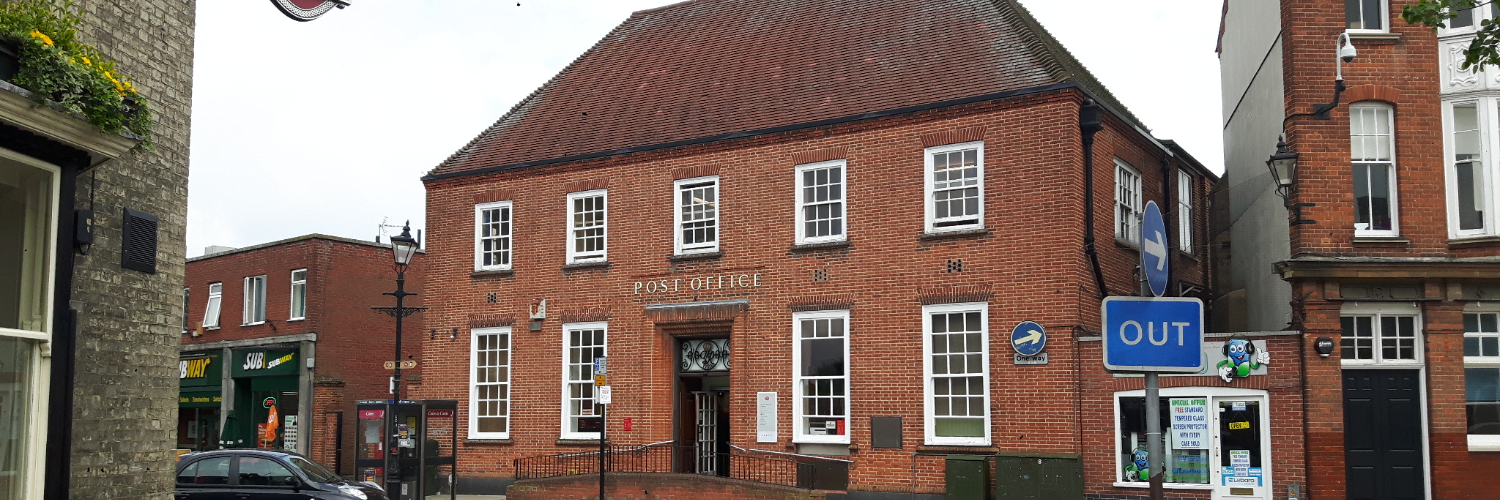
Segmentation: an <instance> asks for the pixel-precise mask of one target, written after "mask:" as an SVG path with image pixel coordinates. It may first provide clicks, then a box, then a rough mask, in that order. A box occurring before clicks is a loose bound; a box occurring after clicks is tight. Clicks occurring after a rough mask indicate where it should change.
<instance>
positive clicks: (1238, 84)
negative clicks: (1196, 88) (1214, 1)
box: [1219, 0, 1292, 331]
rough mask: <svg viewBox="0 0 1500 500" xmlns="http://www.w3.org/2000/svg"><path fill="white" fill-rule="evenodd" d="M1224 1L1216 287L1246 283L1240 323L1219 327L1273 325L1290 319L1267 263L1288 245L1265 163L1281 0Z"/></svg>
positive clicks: (1286, 298) (1278, 83)
mask: <svg viewBox="0 0 1500 500" xmlns="http://www.w3.org/2000/svg"><path fill="white" fill-rule="evenodd" d="M1227 1H1228V2H1229V12H1228V13H1227V14H1226V15H1225V18H1224V26H1223V29H1224V31H1223V38H1222V41H1221V45H1220V53H1219V74H1220V81H1221V86H1222V89H1223V90H1222V92H1223V106H1224V108H1223V116H1224V172H1225V176H1226V177H1227V179H1228V182H1229V201H1230V207H1229V221H1230V238H1231V245H1232V246H1231V248H1230V255H1231V258H1232V260H1231V265H1230V267H1231V277H1230V283H1228V286H1226V287H1223V288H1222V289H1221V290H1220V292H1221V293H1227V292H1229V291H1232V290H1236V289H1244V290H1245V295H1246V304H1245V305H1246V317H1247V321H1246V323H1247V324H1244V325H1219V326H1220V327H1221V328H1231V329H1239V330H1255V331H1261V330H1280V329H1282V328H1285V327H1286V325H1287V323H1288V322H1289V321H1290V320H1291V314H1292V311H1291V304H1290V301H1291V299H1292V293H1291V286H1290V285H1288V284H1287V283H1286V282H1284V281H1282V280H1281V278H1280V277H1278V276H1277V275H1275V274H1273V265H1274V264H1275V263H1276V262H1279V261H1282V260H1285V259H1287V258H1288V256H1289V254H1290V251H1291V250H1290V248H1291V247H1290V241H1289V240H1288V237H1287V235H1288V231H1287V211H1286V209H1285V208H1284V207H1283V206H1282V200H1281V197H1279V196H1277V195H1276V190H1275V188H1274V185H1273V184H1274V182H1273V180H1272V178H1271V174H1270V171H1269V170H1267V169H1266V159H1267V158H1269V157H1270V156H1271V154H1272V153H1274V152H1276V138H1277V137H1278V136H1279V135H1280V134H1281V121H1282V118H1283V117H1284V116H1285V105H1284V97H1283V96H1284V95H1285V93H1284V92H1283V87H1282V80H1281V78H1282V47H1281V37H1280V32H1281V10H1280V5H1279V4H1280V2H1270V1H1265V0H1227Z"/></svg>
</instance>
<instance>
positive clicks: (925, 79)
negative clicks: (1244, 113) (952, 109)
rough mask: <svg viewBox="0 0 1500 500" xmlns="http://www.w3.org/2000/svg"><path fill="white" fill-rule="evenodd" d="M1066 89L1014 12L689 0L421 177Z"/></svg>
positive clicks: (655, 13) (1048, 49)
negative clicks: (1044, 89)
mask: <svg viewBox="0 0 1500 500" xmlns="http://www.w3.org/2000/svg"><path fill="white" fill-rule="evenodd" d="M1067 82H1073V83H1076V84H1078V85H1081V86H1082V87H1083V88H1085V89H1087V90H1088V91H1089V92H1090V93H1091V94H1093V95H1095V96H1098V97H1099V98H1100V99H1101V100H1103V101H1104V102H1103V104H1105V105H1106V106H1108V107H1111V108H1113V109H1115V110H1116V111H1118V112H1120V113H1121V114H1123V115H1124V116H1125V117H1126V118H1127V119H1129V120H1131V121H1132V122H1134V121H1135V120H1134V119H1133V118H1131V117H1130V116H1129V114H1128V112H1126V111H1125V110H1124V108H1123V107H1122V106H1120V105H1119V104H1118V103H1117V102H1115V100H1114V99H1113V98H1112V97H1111V96H1110V95H1109V94H1108V92H1107V91H1105V90H1104V88H1103V86H1102V85H1100V84H1099V83H1098V82H1097V81H1096V80H1095V79H1094V78H1093V77H1092V76H1091V75H1089V74H1088V72H1087V71H1086V70H1084V69H1083V66H1082V65H1081V64H1079V63H1078V61H1077V60H1075V59H1074V58H1073V57H1072V56H1071V55H1069V54H1068V53H1067V51H1066V50H1064V49H1063V48H1062V46H1061V45H1060V44H1059V43H1058V42H1057V41H1056V40H1055V39H1053V38H1052V36H1051V35H1049V34H1047V32H1046V31H1045V30H1044V29H1042V28H1041V25H1040V24H1039V23H1037V22H1036V20H1035V19H1034V18H1032V17H1031V15H1030V14H1029V13H1027V12H1026V11H1025V9H1024V8H1022V7H1021V6H1020V5H1019V4H1017V2H1016V1H1015V0H690V1H687V2H682V3H678V4H673V5H668V6H665V7H660V8H656V9H650V10H643V11H639V12H636V13H634V14H632V15H631V16H630V18H629V19H626V20H625V22H623V23H621V24H620V25H619V26H618V27H616V28H615V29H614V31H611V32H610V33H609V35H607V36H605V37H604V39H603V40H600V41H599V42H598V43H597V44H595V45H594V46H593V48H591V49H589V50H588V51H587V52H585V53H584V54H583V55H582V56H579V58H578V59H577V60H575V61H573V63H572V64H570V65H569V66H568V67H567V68H564V69H563V70H562V72H560V73H558V74H557V75H556V76H554V77H553V78H552V80H551V81H548V82H547V83H546V84H544V85H543V86H542V87H541V88H540V89H537V90H536V91H535V92H533V93H532V94H531V95H530V96H528V97H527V98H526V99H524V100H522V101H521V102H520V103H519V104H517V105H516V106H515V107H514V108H512V109H511V110H510V112H508V113H506V114H505V116H503V117H501V118H500V120H499V121H497V122H496V123H495V124H494V125H492V126H490V127H489V129H487V130H485V131H484V133H482V134H480V135H479V136H478V137H476V138H474V140H473V141H471V142H470V143H469V144H468V145H466V146H464V147H463V148H462V149H460V150H459V151H458V152H456V153H454V154H453V156H451V157H449V158H448V159H447V160H446V161H444V162H443V163H442V164H440V165H438V166H437V168H434V169H433V170H432V171H431V173H430V176H434V177H439V178H441V177H448V176H451V175H462V174H463V173H471V172H474V171H481V170H483V171H489V170H496V169H504V168H509V167H517V166H523V165H525V164H536V163H546V160H551V159H559V158H568V157H577V156H584V155H590V154H597V153H603V152H609V151H617V150H621V149H631V148H642V147H647V146H652V145H661V144H666V143H674V142H681V141H691V140H693V139H700V138H709V137H716V136H724V135H727V134H734V133H740V132H748V131H756V130H765V129H773V128H778V127H787V126H794V125H797V124H806V123H814V122H819V121H826V120H835V119H840V118H847V117H855V116H859V115H862V114H867V113H875V112H881V111H888V110H894V109H900V108H907V107H913V106H920V105H924V104H931V103H941V102H947V101H953V100H960V99H964V98H971V97H976V96H985V95H992V94H998V93H1005V92H1010V91H1020V90H1024V89H1033V88H1041V87H1046V86H1049V85H1055V84H1060V83H1067Z"/></svg>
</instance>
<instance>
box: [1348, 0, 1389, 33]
mask: <svg viewBox="0 0 1500 500" xmlns="http://www.w3.org/2000/svg"><path fill="white" fill-rule="evenodd" d="M1376 1H1378V2H1380V14H1379V15H1380V20H1381V28H1380V29H1369V28H1358V29H1355V28H1350V27H1348V26H1349V4H1348V1H1347V0H1346V1H1345V3H1344V31H1345V32H1347V33H1350V34H1359V33H1390V31H1391V5H1390V1H1389V0H1376ZM1364 14H1365V12H1364V9H1363V6H1361V8H1360V23H1361V24H1365V22H1366V19H1367V17H1365V15H1364Z"/></svg>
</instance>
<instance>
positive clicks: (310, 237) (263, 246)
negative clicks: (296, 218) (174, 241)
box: [185, 233, 427, 262]
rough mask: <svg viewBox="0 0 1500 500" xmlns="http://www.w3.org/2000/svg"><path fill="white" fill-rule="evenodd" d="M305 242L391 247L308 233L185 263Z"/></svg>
mask: <svg viewBox="0 0 1500 500" xmlns="http://www.w3.org/2000/svg"><path fill="white" fill-rule="evenodd" d="M306 240H325V241H331V242H334V243H347V244H350V245H362V246H367V247H376V248H390V247H391V244H390V243H376V242H373V241H368V240H357V239H354V238H345V237H342V236H333V235H329V234H323V233H310V234H304V235H301V236H293V237H291V238H283V239H279V240H276V241H268V242H265V243H257V244H254V245H250V246H247V247H239V248H234V249H230V250H225V251H222V252H215V253H211V254H207V255H199V256H197V257H188V258H187V260H186V261H185V262H197V261H200V260H208V259H215V258H219V257H224V256H227V255H234V254H240V253H245V252H252V251H255V250H261V249H266V248H271V247H277V246H281V245H288V244H292V243H297V242H301V241H306ZM417 253H423V254H425V253H427V249H425V248H418V249H417Z"/></svg>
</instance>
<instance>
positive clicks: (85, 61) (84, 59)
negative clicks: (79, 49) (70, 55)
mask: <svg viewBox="0 0 1500 500" xmlns="http://www.w3.org/2000/svg"><path fill="white" fill-rule="evenodd" d="M78 58H79V59H83V65H84V66H93V65H94V63H92V62H89V58H87V57H83V56H78Z"/></svg>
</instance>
